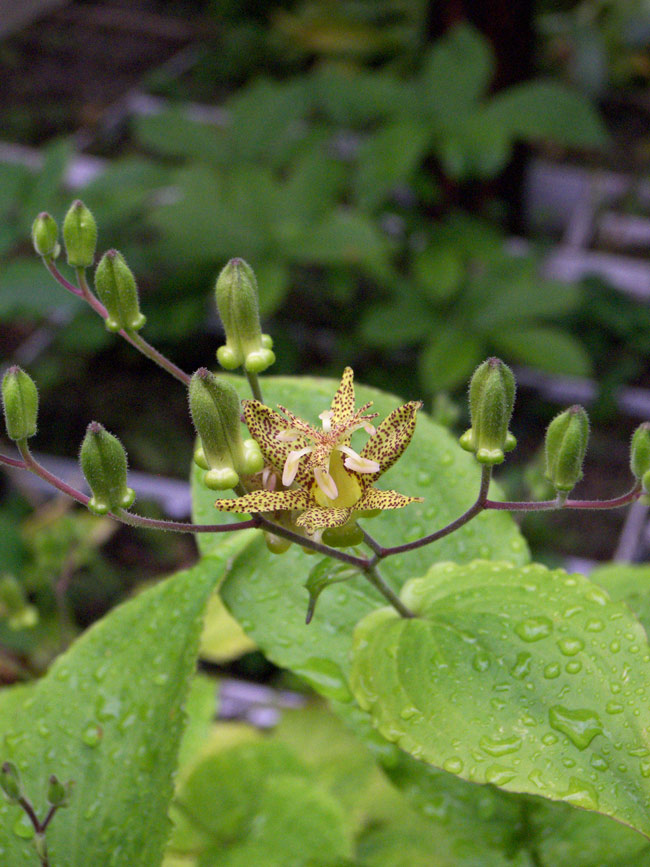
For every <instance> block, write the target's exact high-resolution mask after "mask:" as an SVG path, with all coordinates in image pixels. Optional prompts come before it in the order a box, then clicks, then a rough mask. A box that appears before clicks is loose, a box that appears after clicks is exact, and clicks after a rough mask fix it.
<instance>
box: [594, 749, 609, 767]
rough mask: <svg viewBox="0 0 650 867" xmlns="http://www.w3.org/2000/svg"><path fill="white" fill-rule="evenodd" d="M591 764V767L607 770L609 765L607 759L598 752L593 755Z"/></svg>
mask: <svg viewBox="0 0 650 867" xmlns="http://www.w3.org/2000/svg"><path fill="white" fill-rule="evenodd" d="M590 764H591V767H592V768H595V769H596V770H597V771H606V770H607V768H608V767H609V765H608V764H607V762H606V761H605V759H604V758H603V757H602V756H599V755H598V753H594V754H593V755H592V757H591V761H590Z"/></svg>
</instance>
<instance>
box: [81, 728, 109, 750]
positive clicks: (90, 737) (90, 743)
mask: <svg viewBox="0 0 650 867" xmlns="http://www.w3.org/2000/svg"><path fill="white" fill-rule="evenodd" d="M103 734H104V732H103V731H102V729H101V726H98V725H97V723H91V724H90V725H89V726H87V727H86V728H85V729H84V731H83V734H82V735H81V740H82V741H83V742H84V743H85V744H86V746H87V747H96V746H97V745H98V744H99V742H100V741H101V739H102V737H103Z"/></svg>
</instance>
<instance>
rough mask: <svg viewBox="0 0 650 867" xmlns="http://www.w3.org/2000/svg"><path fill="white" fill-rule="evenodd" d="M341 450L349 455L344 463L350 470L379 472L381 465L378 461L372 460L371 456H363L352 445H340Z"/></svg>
mask: <svg viewBox="0 0 650 867" xmlns="http://www.w3.org/2000/svg"><path fill="white" fill-rule="evenodd" d="M338 448H339V451H341V452H343V453H344V454H346V455H348V457H347V458H345V460H344V461H343V465H344V466H345V467H347V468H348V470H354V471H355V472H356V473H378V472H379V470H380V469H381V467H380V466H379V464H378V463H377V461H371V460H370V458H362V457H361V455H359V454H357V453H356V452H355V451H354V449H351V448H350V446H339V447H338Z"/></svg>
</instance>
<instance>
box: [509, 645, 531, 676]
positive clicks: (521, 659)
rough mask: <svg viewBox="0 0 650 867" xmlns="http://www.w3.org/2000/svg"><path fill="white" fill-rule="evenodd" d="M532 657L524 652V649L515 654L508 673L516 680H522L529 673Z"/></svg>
mask: <svg viewBox="0 0 650 867" xmlns="http://www.w3.org/2000/svg"><path fill="white" fill-rule="evenodd" d="M532 659H533V657H532V655H531V654H530V653H526V652H525V651H523V652H522V653H519V654H517V659H516V660H515V664H514V665H513V666H512V668H511V669H510V674H511V675H512V676H513V677H516V678H517V680H523V679H524V678H525V677H527V676H528V675H529V674H530V666H531V662H532Z"/></svg>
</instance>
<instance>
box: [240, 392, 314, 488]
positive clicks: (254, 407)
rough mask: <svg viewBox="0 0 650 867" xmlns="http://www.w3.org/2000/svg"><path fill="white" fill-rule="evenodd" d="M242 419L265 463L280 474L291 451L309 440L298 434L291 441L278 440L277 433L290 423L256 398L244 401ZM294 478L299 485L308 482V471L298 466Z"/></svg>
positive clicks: (301, 446)
mask: <svg viewBox="0 0 650 867" xmlns="http://www.w3.org/2000/svg"><path fill="white" fill-rule="evenodd" d="M244 420H245V422H246V425H247V426H248V430H249V431H250V434H251V436H252V437H253V439H254V440H255V441H256V442H257V443H258V445H259V447H260V450H261V452H262V454H263V455H264V460H265V461H266V463H268V464H271V466H273V467H275V469H276V470H277V471H278V473H279V474H280V475H282V472H283V470H284V465H285V463H286V460H287V458H288V457H289V455H290V454H291V452H294V451H297V450H298V449H300V448H303V447H304V446H306V445H308V443H309V440H308V439H307V437H306V436H304V435H303V434H300V435H299V436H298V437H297V438H296V439H294V440H292V441H291V442H286V441H285V442H283V441H282V440H279V439H278V438H277V437H278V434H279V433H282V432H283V431H286V430H287V429H288V428H289V427H290V425H289V424H288V422H287V420H286V418H283V417H282V416H281V415H280V413H278V412H276V411H275V410H273V409H270V407H268V406H264V404H263V403H260V402H259V401H258V400H245V401H244ZM296 480H297V482H298V484H300V485H306V484H307V483H308V482H309V473H306V472H303V471H302V470H301V468H300V467H298V471H297V474H296Z"/></svg>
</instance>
